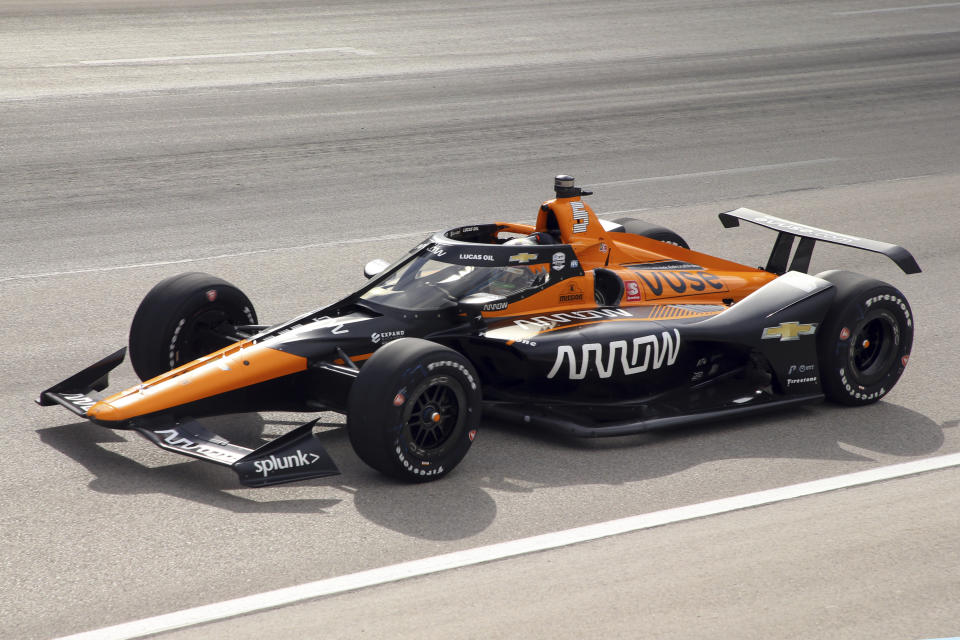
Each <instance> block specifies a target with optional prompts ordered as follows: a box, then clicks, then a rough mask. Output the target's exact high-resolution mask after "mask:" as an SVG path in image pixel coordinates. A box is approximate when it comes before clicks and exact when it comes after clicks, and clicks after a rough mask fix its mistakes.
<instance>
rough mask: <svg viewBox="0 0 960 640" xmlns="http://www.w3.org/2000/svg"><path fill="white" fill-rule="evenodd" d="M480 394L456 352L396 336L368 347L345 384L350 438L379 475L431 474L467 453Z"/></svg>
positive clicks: (417, 478)
mask: <svg viewBox="0 0 960 640" xmlns="http://www.w3.org/2000/svg"><path fill="white" fill-rule="evenodd" d="M480 399H481V390H480V378H479V377H478V376H477V372H476V370H475V369H474V368H473V365H471V364H470V361H469V360H467V359H466V358H465V357H463V356H462V355H461V354H459V353H458V352H456V351H454V350H453V349H449V348H447V347H444V346H442V345H438V344H436V343H433V342H429V341H427V340H420V339H419V338H401V339H399V340H395V341H393V342H391V343H389V344H387V345H385V346H383V347H381V348H380V349H378V350H377V351H376V352H374V354H373V356H371V357H370V359H369V360H367V362H366V363H365V364H364V365H363V368H362V369H361V370H360V373H359V375H358V376H357V379H356V381H355V382H354V383H353V387H352V388H351V389H350V396H349V399H348V413H347V433H348V434H349V437H350V444H351V445H353V449H354V451H356V453H357V455H358V456H359V457H360V459H361V460H363V461H364V462H366V463H367V464H368V465H370V466H371V467H373V468H374V469H376V470H377V471H380V472H381V473H384V474H386V475H389V476H393V477H395V478H400V479H402V480H406V481H409V482H426V481H428V480H436V479H437V478H440V477H442V476H445V475H446V474H448V473H449V472H450V471H451V470H452V469H453V468H454V467H456V466H457V465H458V464H459V463H460V461H461V460H463V457H464V456H465V455H466V454H467V450H468V449H469V448H470V445H471V443H472V442H473V439H474V438H475V437H476V434H477V428H478V426H479V424H480Z"/></svg>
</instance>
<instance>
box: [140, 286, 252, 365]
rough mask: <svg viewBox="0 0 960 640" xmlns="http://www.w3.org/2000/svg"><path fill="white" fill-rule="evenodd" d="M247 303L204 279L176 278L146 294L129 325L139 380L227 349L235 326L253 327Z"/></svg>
mask: <svg viewBox="0 0 960 640" xmlns="http://www.w3.org/2000/svg"><path fill="white" fill-rule="evenodd" d="M256 323H257V313H256V311H254V309H253V304H252V303H251V302H250V299H249V298H247V296H246V295H245V294H244V293H243V292H242V291H240V289H238V288H236V287H235V286H233V285H232V284H230V283H229V282H227V281H225V280H221V279H220V278H216V277H214V276H211V275H208V274H206V273H181V274H179V275H176V276H172V277H170V278H167V279H166V280H163V281H161V282H159V283H158V284H157V285H156V286H155V287H153V289H151V290H150V292H149V293H147V295H146V297H144V299H143V302H141V303H140V306H139V307H138V308H137V312H136V314H134V316H133V322H132V323H131V325H130V362H131V364H133V370H134V371H136V372H137V375H138V376H139V377H140V379H141V380H149V379H150V378H153V377H156V376H158V375H160V374H161V373H163V372H165V371H169V370H170V369H173V368H174V367H178V366H180V365H182V364H184V363H187V362H190V361H191V360H195V359H197V358H199V357H200V356H203V355H206V354H208V353H210V352H212V351H216V350H217V349H220V348H222V347H225V346H227V345H229V344H230V343H231V342H233V341H234V340H233V339H231V338H230V337H228V336H229V335H230V334H231V333H232V332H233V328H234V326H236V325H240V324H256Z"/></svg>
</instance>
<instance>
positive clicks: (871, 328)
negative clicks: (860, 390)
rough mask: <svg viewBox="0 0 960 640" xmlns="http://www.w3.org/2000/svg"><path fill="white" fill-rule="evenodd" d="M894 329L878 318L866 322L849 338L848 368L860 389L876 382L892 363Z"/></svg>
mask: <svg viewBox="0 0 960 640" xmlns="http://www.w3.org/2000/svg"><path fill="white" fill-rule="evenodd" d="M895 335H896V326H895V324H894V320H893V318H891V317H889V316H888V315H887V314H885V313H884V314H882V315H879V316H876V317H874V318H870V319H868V320H867V321H866V322H865V323H864V324H863V326H861V327H860V328H859V329H858V330H857V332H856V334H855V335H854V337H853V341H852V345H851V347H852V348H851V349H850V368H851V370H852V371H853V372H854V374H855V375H856V377H857V379H858V380H859V381H860V384H862V385H871V384H874V383H876V382H879V381H880V380H881V379H882V378H883V377H884V376H886V375H887V373H889V372H890V369H891V367H892V365H893V363H894V361H895V360H896V355H897V345H896V339H895Z"/></svg>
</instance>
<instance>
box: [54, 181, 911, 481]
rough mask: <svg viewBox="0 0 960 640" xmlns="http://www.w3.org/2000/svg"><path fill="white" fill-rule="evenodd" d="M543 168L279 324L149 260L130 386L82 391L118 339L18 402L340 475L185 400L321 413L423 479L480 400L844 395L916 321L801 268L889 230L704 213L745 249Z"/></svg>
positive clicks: (263, 467) (105, 368)
mask: <svg viewBox="0 0 960 640" xmlns="http://www.w3.org/2000/svg"><path fill="white" fill-rule="evenodd" d="M554 188H555V192H556V198H555V199H552V200H550V201H548V202H545V203H544V204H543V205H542V207H541V208H540V211H539V213H538V216H537V220H536V224H534V225H529V224H515V223H503V222H495V223H489V224H477V225H472V226H463V227H458V228H455V229H451V230H449V231H446V232H444V233H437V234H436V235H433V236H432V237H430V238H427V239H426V240H424V241H423V242H421V243H420V244H418V245H417V246H416V247H414V248H413V249H412V250H410V251H409V252H408V253H407V254H406V255H404V256H403V257H401V258H400V259H399V260H397V261H396V262H394V263H393V264H387V263H386V262H384V261H382V260H375V261H373V262H371V263H369V264H368V265H367V266H366V268H365V270H364V271H365V274H366V276H367V277H368V278H369V282H368V283H367V284H366V285H365V286H363V287H361V288H360V289H359V290H358V291H356V292H354V293H352V294H350V295H348V296H346V297H345V298H343V299H342V300H340V301H338V302H335V303H333V304H331V305H328V306H324V307H321V308H319V309H317V310H315V311H311V312H309V313H306V314H304V315H302V316H299V317H297V318H294V319H292V320H290V321H288V322H284V323H281V324H276V325H272V326H268V325H262V324H258V321H257V314H256V312H255V311H254V306H253V304H252V303H251V302H250V300H249V299H248V298H247V296H246V295H244V293H243V292H242V291H240V290H239V289H238V288H236V287H234V286H233V285H231V284H229V283H227V282H225V281H223V280H221V279H219V278H215V277H213V276H210V275H207V274H203V273H185V274H181V275H177V276H173V277H171V278H168V279H166V280H163V281H162V282H160V283H159V284H157V285H156V286H155V287H154V288H153V289H152V290H151V291H150V292H149V293H148V294H147V296H146V297H145V298H144V300H143V302H142V303H141V304H140V306H139V308H138V310H137V312H136V314H135V315H134V318H133V322H132V326H131V329H130V336H129V351H130V359H131V362H132V365H133V368H134V371H135V372H136V373H137V375H138V376H139V378H140V379H141V380H142V381H143V382H142V383H141V384H138V385H136V386H134V387H131V388H129V389H126V390H124V391H120V392H119V393H114V394H113V395H109V396H106V397H102V396H101V395H100V394H99V393H98V392H101V391H103V390H104V389H105V388H106V387H107V384H108V382H107V376H108V373H109V372H110V371H111V370H112V369H113V368H115V367H116V366H117V365H119V364H120V363H121V362H122V360H123V359H124V355H125V351H126V349H121V350H120V351H117V352H116V353H114V354H113V355H110V356H108V357H106V358H104V359H103V360H101V361H100V362H98V363H96V364H94V365H92V366H90V367H88V368H87V369H85V370H83V371H81V372H80V373H78V374H76V375H74V376H72V377H70V378H68V379H66V380H64V381H63V382H61V383H59V384H56V385H54V386H52V387H50V388H49V389H47V390H46V391H43V392H42V393H41V394H40V397H39V398H38V399H37V402H38V403H39V404H41V405H54V404H59V405H62V406H64V407H66V408H67V409H69V410H71V411H73V412H74V413H75V414H77V415H79V416H82V417H84V418H87V419H89V420H91V421H93V422H95V423H96V424H98V425H102V426H104V427H109V428H112V429H129V430H133V431H135V432H137V433H139V434H141V435H142V436H145V437H146V438H147V439H149V440H150V441H151V442H153V443H154V444H156V445H158V446H160V447H162V448H164V449H167V450H170V451H174V452H177V453H180V454H184V455H187V456H192V457H194V458H199V459H202V460H206V461H210V462H214V463H218V464H221V465H226V466H229V467H231V468H233V469H234V470H235V471H236V472H237V474H238V476H239V479H240V481H241V482H242V483H243V484H245V485H247V486H265V485H272V484H279V483H283V482H291V481H294V480H301V479H306V478H314V477H321V476H327V475H332V474H336V473H338V470H337V467H336V466H335V464H334V463H333V461H332V460H331V459H330V457H329V456H328V455H327V453H326V452H325V450H324V449H323V447H322V446H321V445H320V442H319V440H318V438H317V437H316V436H315V435H314V432H313V428H314V424H315V423H316V420H314V421H313V422H308V423H307V424H304V425H302V426H300V427H298V428H296V429H294V430H292V431H290V432H289V433H287V434H285V435H283V436H280V437H279V438H277V439H275V440H273V441H271V442H268V443H266V444H264V445H262V446H260V447H259V448H257V449H249V448H246V447H243V446H239V445H237V444H233V443H231V442H229V441H228V440H227V439H226V438H224V437H222V436H219V435H217V434H214V433H212V432H210V431H208V430H207V429H205V428H204V427H203V426H201V424H200V423H199V422H198V420H197V419H198V418H202V417H204V416H210V415H218V414H227V413H238V412H245V411H266V410H283V411H296V412H314V411H335V412H340V413H343V414H345V415H346V430H347V434H348V436H349V440H350V443H351V445H352V447H353V449H354V450H355V451H356V453H357V454H358V455H359V457H360V458H361V459H362V460H363V461H364V462H366V463H367V464H369V465H370V466H371V467H373V468H374V469H377V470H379V471H381V472H383V473H385V474H388V475H391V476H394V477H398V478H401V479H405V480H411V481H426V480H432V479H436V478H439V477H441V476H443V475H445V474H447V473H449V472H450V471H451V470H452V469H453V468H454V467H456V466H457V464H458V463H459V462H460V461H461V460H462V459H463V457H464V455H466V453H467V450H468V449H469V448H470V445H471V443H472V442H473V440H474V438H475V437H476V434H477V429H478V426H479V424H480V418H481V412H482V413H483V414H484V415H487V416H490V417H494V418H497V419H501V420H510V421H516V422H519V423H521V424H532V425H535V426H540V427H549V428H554V429H559V430H561V431H563V432H566V433H570V434H574V435H577V436H616V435H624V434H631V433H637V432H640V431H644V430H648V429H655V428H660V427H673V426H676V425H681V424H688V423H695V422H704V421H711V420H718V419H729V418H733V417H737V416H743V415H746V414H750V413H754V412H758V411H764V410H770V409H774V408H779V407H787V406H792V405H795V404H798V403H804V402H811V401H817V400H822V399H824V398H826V399H829V400H832V401H835V402H838V403H841V404H846V405H863V404H867V403H871V402H876V401H877V400H879V399H880V398H881V397H883V396H884V395H885V394H886V393H887V392H889V391H890V389H891V388H892V387H893V385H894V384H895V383H896V382H897V380H898V379H899V378H900V375H901V374H902V373H903V371H904V368H905V367H906V365H907V360H908V359H909V357H910V348H911V344H912V342H913V328H914V326H913V323H914V318H913V313H912V311H911V309H910V305H909V304H908V303H907V300H906V298H905V297H904V295H903V294H902V293H900V291H898V290H897V289H895V288H894V287H892V286H890V285H889V284H886V283H883V282H880V281H878V280H875V279H873V278H869V277H866V276H862V275H858V274H855V273H851V272H847V271H827V272H824V273H820V274H818V275H816V276H814V275H808V274H807V273H806V271H807V269H808V266H809V264H810V257H811V254H812V251H813V247H814V244H815V243H816V242H817V241H822V242H829V243H834V244H839V245H845V246H848V247H854V248H858V249H864V250H868V251H873V252H878V253H882V254H885V255H886V256H888V257H889V258H891V259H892V260H893V261H894V262H895V263H896V264H897V265H898V266H899V267H900V268H901V269H902V270H903V271H904V272H905V273H918V272H919V271H920V268H919V266H918V265H917V262H916V260H915V259H914V258H913V256H912V255H910V253H909V252H908V251H907V250H905V249H903V248H902V247H899V246H896V245H891V244H887V243H883V242H877V241H874V240H866V239H863V238H857V237H853V236H849V235H844V234H840V233H833V232H830V231H826V230H823V229H818V228H815V227H810V226H807V225H803V224H798V223H794V222H790V221H787V220H783V219H781V218H777V217H774V216H771V215H766V214H763V213H760V212H757V211H752V210H750V209H743V208H741V209H736V210H734V211H730V212H727V213H721V214H720V221H721V223H722V224H723V226H724V227H735V226H737V225H738V224H739V222H740V221H741V220H745V221H748V222H751V223H754V224H758V225H761V226H764V227H768V228H770V229H773V230H774V231H777V238H776V241H775V242H774V246H773V250H772V252H771V254H770V258H769V260H768V262H767V264H766V266H765V267H764V268H752V267H748V266H744V265H742V264H737V263H735V262H730V261H727V260H723V259H720V258H716V257H712V256H710V255H707V254H705V253H699V252H697V251H694V250H691V249H690V248H689V247H688V245H687V243H686V242H685V241H684V239H683V238H682V237H681V236H679V235H678V234H677V233H675V232H674V231H671V230H669V229H666V228H664V227H660V226H656V225H652V224H649V223H646V222H643V221H641V220H635V219H629V218H626V219H619V220H615V221H608V220H601V219H600V218H598V217H597V216H596V215H595V213H594V212H593V210H592V209H591V208H590V207H589V206H588V205H587V204H586V203H585V202H584V201H583V199H582V196H585V195H589V193H590V192H587V191H584V190H582V189H580V188H579V187H576V186H575V185H574V180H573V178H571V177H570V176H557V178H556V181H555V185H554ZM797 239H799V242H797V243H796V247H795V248H794V243H795V240H797ZM791 254H792V257H791Z"/></svg>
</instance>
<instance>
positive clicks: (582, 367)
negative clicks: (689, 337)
mask: <svg viewBox="0 0 960 640" xmlns="http://www.w3.org/2000/svg"><path fill="white" fill-rule="evenodd" d="M630 344H631V347H628V346H627V345H628V343H627V341H626V340H617V341H615V342H610V343H608V344H606V345H604V344H601V343H593V344H584V345H581V348H580V356H579V362H578V361H577V360H578V357H577V353H576V351H575V350H574V348H573V347H572V346H570V345H562V346H560V347H558V348H557V358H556V360H555V361H554V363H553V368H552V369H551V370H550V373H548V374H547V378H553V377H554V376H555V375H557V373H558V372H559V371H560V369H561V368H562V367H563V363H564V361H566V362H567V365H568V377H569V379H570V380H583V379H584V378H586V377H587V372H588V371H589V370H590V361H591V358H592V360H593V364H594V367H595V369H596V371H597V375H598V376H599V377H600V378H609V377H611V376H612V375H613V374H614V371H615V370H616V368H617V363H618V362H619V363H620V368H621V369H622V370H623V375H626V376H630V375H633V374H635V373H642V372H644V371H647V370H648V369H660V368H661V367H663V366H668V367H669V366H671V365H673V363H675V362H676V361H677V356H678V355H679V354H680V332H679V331H677V330H676V329H674V330H673V335H671V334H670V332H668V331H663V332H661V333H660V335H659V336H658V335H657V334H651V335H647V336H640V337H638V338H634V339H633V341H632V343H630ZM604 351H606V358H604ZM641 356H642V357H641ZM651 356H652V357H651Z"/></svg>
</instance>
